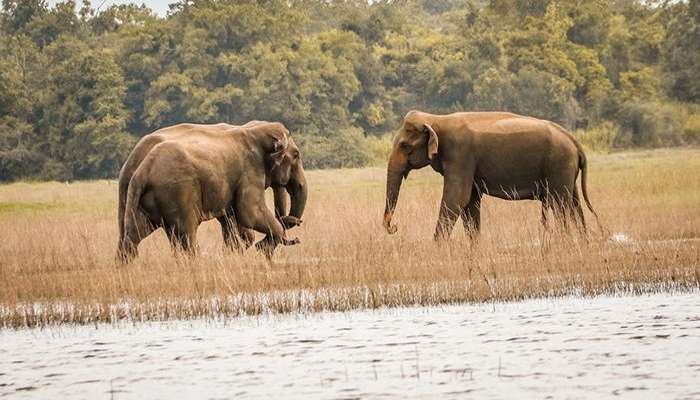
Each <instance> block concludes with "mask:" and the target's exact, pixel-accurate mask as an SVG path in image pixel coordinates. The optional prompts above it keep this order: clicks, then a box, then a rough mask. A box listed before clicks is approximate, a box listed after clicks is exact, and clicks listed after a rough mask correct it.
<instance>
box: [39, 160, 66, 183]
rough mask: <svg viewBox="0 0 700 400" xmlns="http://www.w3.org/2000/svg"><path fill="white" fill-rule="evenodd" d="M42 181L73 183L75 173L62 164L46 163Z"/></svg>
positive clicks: (42, 172) (56, 162)
mask: <svg viewBox="0 0 700 400" xmlns="http://www.w3.org/2000/svg"><path fill="white" fill-rule="evenodd" d="M41 179H42V180H45V181H62V182H66V181H71V180H73V173H72V172H71V171H70V169H68V167H66V166H65V165H63V164H62V163H60V162H58V161H55V160H49V161H47V162H45V163H44V168H42V170H41Z"/></svg>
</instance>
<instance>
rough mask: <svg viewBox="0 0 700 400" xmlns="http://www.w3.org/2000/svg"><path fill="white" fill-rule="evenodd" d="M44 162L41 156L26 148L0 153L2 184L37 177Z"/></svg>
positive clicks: (0, 180) (0, 179)
mask: <svg viewBox="0 0 700 400" xmlns="http://www.w3.org/2000/svg"><path fill="white" fill-rule="evenodd" d="M43 161H44V159H43V157H42V156H41V154H39V153H36V152H34V151H31V150H27V149H25V148H24V147H17V148H14V149H12V150H6V151H0V182H10V181H14V180H18V179H21V178H26V177H33V176H36V175H37V174H38V173H39V171H40V170H41V166H42V163H43Z"/></svg>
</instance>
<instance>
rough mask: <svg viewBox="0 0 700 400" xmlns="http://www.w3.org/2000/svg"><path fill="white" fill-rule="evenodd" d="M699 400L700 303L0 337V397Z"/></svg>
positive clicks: (558, 305) (646, 300)
mask: <svg viewBox="0 0 700 400" xmlns="http://www.w3.org/2000/svg"><path fill="white" fill-rule="evenodd" d="M614 395H619V396H622V397H623V398H652V396H654V397H657V398H664V399H667V398H677V399H684V398H688V399H691V398H695V399H698V398H700V292H697V291H695V292H690V293H678V294H655V295H642V296H623V297H597V298H586V299H582V298H563V299H544V300H529V301H524V302H519V303H496V304H481V305H458V306H445V307H427V308H423V307H421V308H401V309H386V310H376V311H357V312H348V313H323V314H312V315H307V316H298V315H297V316H282V317H259V318H242V319H235V320H228V321H225V322H224V321H216V322H206V321H174V322H163V323H150V324H137V325H128V324H123V325H117V326H114V325H98V326H85V327H60V328H51V329H44V330H32V329H25V330H18V331H9V330H4V331H0V396H2V397H9V398H37V399H49V398H85V399H109V398H114V399H134V398H167V399H171V398H212V399H218V398H253V397H285V398H309V397H314V398H357V397H371V398H380V397H385V398H404V397H411V398H433V397H441V398H463V397H475V398H504V397H505V398H508V397H516V396H517V397H518V398H557V399H558V398H599V397H604V398H608V397H612V396H614Z"/></svg>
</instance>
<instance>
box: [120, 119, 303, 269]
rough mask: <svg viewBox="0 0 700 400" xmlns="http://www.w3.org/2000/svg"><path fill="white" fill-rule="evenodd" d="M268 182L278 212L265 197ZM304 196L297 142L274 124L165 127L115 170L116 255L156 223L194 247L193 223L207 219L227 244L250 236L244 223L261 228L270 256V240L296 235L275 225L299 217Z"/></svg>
mask: <svg viewBox="0 0 700 400" xmlns="http://www.w3.org/2000/svg"><path fill="white" fill-rule="evenodd" d="M269 186H272V187H273V190H274V192H275V208H276V210H277V212H278V216H280V218H279V219H278V218H275V217H274V215H273V214H272V213H271V212H270V211H269V210H268V209H267V207H266V206H265V203H264V191H265V188H267V187H269ZM285 190H286V191H288V192H289V194H290V196H291V210H290V215H286V207H287V202H286V193H285ZM306 198H307V187H306V179H305V176H304V170H303V166H302V162H301V158H300V154H299V149H298V148H297V146H296V145H295V144H294V141H293V140H292V139H291V138H290V137H289V132H288V131H287V129H286V128H285V127H284V126H283V125H281V124H279V123H268V122H263V121H252V122H250V123H248V124H246V125H243V126H240V127H239V126H234V125H228V124H217V125H196V124H180V125H176V126H173V127H169V128H164V129H161V130H158V131H156V132H154V133H152V134H150V135H147V136H145V137H144V138H143V139H142V140H141V141H140V142H139V143H138V144H137V145H136V147H135V148H134V150H133V151H132V153H131V155H130V156H129V158H128V159H127V161H126V163H125V164H124V166H123V168H122V171H121V173H120V179H119V228H120V240H119V256H120V258H121V259H122V260H123V261H128V260H129V259H131V258H132V257H133V256H134V255H135V254H136V249H137V246H138V243H139V242H140V241H141V240H142V239H143V238H145V237H146V236H148V235H149V234H150V233H151V232H153V231H154V230H155V229H157V228H159V227H163V228H164V229H165V231H166V234H167V235H168V238H169V239H170V241H171V243H172V244H173V245H177V246H179V247H182V248H183V249H186V250H190V251H193V250H194V247H193V245H194V243H195V236H196V228H197V226H198V225H199V223H201V222H202V221H205V220H208V219H212V218H217V219H218V220H219V222H220V223H221V226H222V230H223V234H224V239H225V242H226V243H227V245H229V246H231V247H232V248H237V249H239V250H240V249H241V248H242V247H243V246H248V245H249V244H250V243H252V240H253V234H252V232H251V231H250V229H254V230H257V231H260V232H263V233H265V234H266V235H267V236H266V237H265V239H263V240H262V241H260V242H259V243H258V244H257V247H258V248H259V249H261V250H263V251H264V252H265V253H266V255H268V256H271V255H272V251H273V250H274V247H275V246H276V245H277V244H280V243H284V244H292V243H294V242H295V241H290V240H287V239H286V238H285V236H284V229H285V226H283V225H282V224H285V225H286V228H290V227H292V226H294V225H296V224H298V223H299V222H300V218H301V216H302V214H303V212H304V208H305V204H306Z"/></svg>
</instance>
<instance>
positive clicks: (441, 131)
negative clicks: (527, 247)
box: [383, 111, 598, 240]
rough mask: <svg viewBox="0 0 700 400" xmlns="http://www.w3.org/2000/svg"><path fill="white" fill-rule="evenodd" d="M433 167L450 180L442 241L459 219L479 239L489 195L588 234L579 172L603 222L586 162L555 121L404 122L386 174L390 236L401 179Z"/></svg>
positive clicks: (435, 118) (412, 115) (475, 117)
mask: <svg viewBox="0 0 700 400" xmlns="http://www.w3.org/2000/svg"><path fill="white" fill-rule="evenodd" d="M428 165H430V166H431V167H432V168H433V169H434V170H435V171H437V172H438V173H440V174H441V175H442V176H443V177H444V186H443V191H442V201H441V203H440V212H439V218H438V222H437V226H436V228H435V239H436V240H439V239H443V238H447V237H449V235H450V233H451V231H452V228H453V227H454V224H455V222H456V220H457V218H458V217H460V216H461V217H462V219H463V221H464V227H465V229H466V230H467V232H468V233H469V234H470V235H472V236H475V235H476V234H478V232H479V229H480V227H481V215H480V204H481V198H482V196H483V195H484V194H488V195H491V196H495V197H498V198H501V199H507V200H524V199H529V200H540V201H541V202H542V222H543V224H545V226H546V224H547V210H548V209H551V210H554V212H555V215H556V216H557V217H559V219H560V220H561V221H562V222H563V223H564V224H566V219H567V213H568V214H570V216H571V218H573V219H574V220H576V218H577V217H578V219H579V220H580V223H581V226H582V228H583V230H584V231H585V221H584V217H583V209H582V208H581V201H580V199H579V194H578V190H577V189H576V178H577V176H578V172H579V169H580V170H581V190H582V192H583V198H584V199H585V201H586V205H587V206H588V209H589V210H591V212H592V213H593V215H594V216H595V217H596V220H597V219H598V216H597V215H596V213H595V211H593V207H592V206H591V203H590V201H589V200H588V193H587V190H586V155H585V154H584V152H583V149H582V148H581V145H580V144H579V143H578V142H577V141H576V139H575V138H574V137H573V136H572V135H571V134H570V133H569V132H567V131H566V130H565V129H564V128H562V127H561V126H559V125H557V124H555V123H553V122H550V121H545V120H541V119H536V118H531V117H524V116H520V115H516V114H511V113H505V112H460V113H454V114H449V115H434V114H428V113H424V112H420V111H411V112H409V113H408V114H406V116H405V118H404V121H403V126H402V127H401V130H400V131H399V133H398V135H397V136H396V138H395V140H394V144H393V149H392V152H391V156H390V158H389V163H388V167H387V184H386V208H385V210H384V221H383V225H384V227H385V228H386V230H387V231H388V232H389V233H390V234H392V233H395V232H396V230H397V228H396V226H394V225H392V224H391V219H392V217H393V214H394V209H395V208H396V202H397V200H398V197H399V190H400V188H401V181H402V179H405V178H406V177H407V176H408V173H409V172H410V171H411V170H412V169H418V168H423V167H425V166H428Z"/></svg>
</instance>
